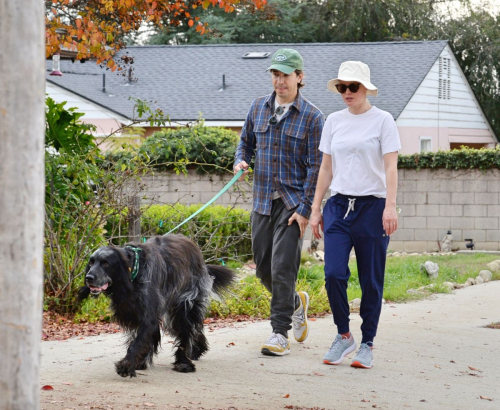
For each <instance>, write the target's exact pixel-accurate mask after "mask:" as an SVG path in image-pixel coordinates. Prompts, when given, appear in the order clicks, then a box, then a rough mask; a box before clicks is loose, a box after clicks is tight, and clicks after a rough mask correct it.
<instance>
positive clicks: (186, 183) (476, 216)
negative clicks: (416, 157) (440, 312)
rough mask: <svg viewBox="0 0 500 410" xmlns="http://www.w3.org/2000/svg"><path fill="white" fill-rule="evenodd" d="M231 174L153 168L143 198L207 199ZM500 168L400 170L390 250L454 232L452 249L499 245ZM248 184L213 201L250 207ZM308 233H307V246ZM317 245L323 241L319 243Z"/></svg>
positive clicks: (430, 242) (433, 245)
mask: <svg viewBox="0 0 500 410" xmlns="http://www.w3.org/2000/svg"><path fill="white" fill-rule="evenodd" d="M231 177H232V175H230V174H227V175H225V176H223V177H221V176H216V175H206V174H205V175H198V174H196V173H195V172H193V171H191V172H189V174H188V175H187V176H185V175H183V174H180V175H175V174H174V173H157V174H155V175H154V176H149V177H146V178H144V179H143V183H145V185H146V197H147V198H148V199H146V200H143V201H146V202H148V201H149V202H151V201H154V202H160V203H174V202H177V201H179V202H180V203H184V204H191V203H206V202H208V201H209V200H210V199H211V198H212V197H213V196H214V195H216V194H217V193H218V192H219V191H220V190H221V189H222V188H223V187H224V185H225V184H226V183H227V182H228V181H229V180H230V179H231ZM499 196H500V170H497V169H495V170H490V171H487V172H481V171H478V170H457V171H454V170H444V169H442V170H435V171H432V170H428V169H423V170H420V171H418V172H417V171H415V170H406V169H400V170H399V188H398V199H397V202H398V205H399V206H400V208H401V214H400V215H399V229H398V231H397V232H396V233H395V234H394V235H393V236H392V238H391V243H390V245H389V249H390V250H393V251H400V252H402V251H404V252H424V251H427V252H432V251H437V250H439V247H438V241H439V240H441V239H442V238H443V236H444V235H445V234H446V232H447V231H448V230H451V231H452V234H453V238H454V248H457V249H466V247H465V239H468V238H470V239H473V240H474V243H475V245H476V247H475V249H482V250H500V229H499V228H500V199H499ZM251 201H252V195H251V187H250V186H249V185H248V184H247V183H245V182H242V183H241V182H238V183H237V184H235V185H233V187H231V188H230V189H229V190H228V192H226V193H225V194H224V195H222V197H221V198H219V199H218V200H217V201H216V202H215V203H216V204H221V205H236V206H239V207H243V208H245V209H247V210H250V209H251ZM310 240H311V232H310V230H308V232H307V233H306V236H305V243H304V246H305V247H307V246H309V242H310ZM320 247H321V245H320Z"/></svg>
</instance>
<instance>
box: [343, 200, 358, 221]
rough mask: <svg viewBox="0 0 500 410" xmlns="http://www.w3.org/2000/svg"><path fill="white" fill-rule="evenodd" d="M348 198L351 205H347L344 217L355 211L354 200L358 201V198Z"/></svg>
mask: <svg viewBox="0 0 500 410" xmlns="http://www.w3.org/2000/svg"><path fill="white" fill-rule="evenodd" d="M348 200H349V206H348V207H347V212H346V213H345V215H344V219H346V218H347V215H349V212H351V211H354V202H356V198H348Z"/></svg>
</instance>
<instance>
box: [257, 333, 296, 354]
mask: <svg viewBox="0 0 500 410" xmlns="http://www.w3.org/2000/svg"><path fill="white" fill-rule="evenodd" d="M261 353H262V354H265V355H269V356H284V355H286V354H289V353H290V341H289V340H288V339H287V338H286V337H285V336H283V335H282V334H280V333H273V334H272V335H271V337H270V338H269V339H267V340H266V343H264V344H263V345H262V349H261Z"/></svg>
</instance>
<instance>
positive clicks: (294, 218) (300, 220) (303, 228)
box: [288, 212, 309, 238]
mask: <svg viewBox="0 0 500 410" xmlns="http://www.w3.org/2000/svg"><path fill="white" fill-rule="evenodd" d="M293 221H297V223H298V224H299V228H300V237H301V238H302V237H303V236H304V234H305V233H306V228H307V224H308V223H309V220H308V219H307V218H305V217H303V216H302V215H299V214H298V213H297V212H294V213H293V215H292V216H291V217H290V219H289V220H288V226H290V225H291V224H292V223H293Z"/></svg>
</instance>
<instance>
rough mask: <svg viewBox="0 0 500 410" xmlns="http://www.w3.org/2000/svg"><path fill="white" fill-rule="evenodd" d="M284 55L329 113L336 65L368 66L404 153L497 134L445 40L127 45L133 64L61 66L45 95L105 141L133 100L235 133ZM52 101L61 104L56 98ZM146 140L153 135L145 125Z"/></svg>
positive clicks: (485, 141)
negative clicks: (293, 58) (283, 51)
mask: <svg viewBox="0 0 500 410" xmlns="http://www.w3.org/2000/svg"><path fill="white" fill-rule="evenodd" d="M281 47H290V48H294V49H296V50H297V51H299V52H300V54H301V55H302V56H303V57H304V71H305V80H304V82H305V84H306V86H305V87H304V88H303V90H302V93H303V95H304V96H305V97H306V98H307V99H309V100H310V101H311V102H313V103H314V104H315V105H316V106H317V107H318V108H319V109H321V111H322V112H323V113H324V114H325V117H326V116H328V114H330V113H332V112H335V111H338V110H340V109H343V108H345V106H344V104H343V102H342V99H341V97H340V96H339V95H335V94H332V93H331V92H329V91H327V88H326V83H327V82H328V80H329V79H331V78H334V77H336V75H337V72H338V68H339V66H340V64H341V63H342V62H343V61H346V60H360V61H363V62H365V63H367V64H368V65H369V66H370V69H371V73H372V82H373V83H374V84H375V85H377V87H378V88H379V96H378V97H376V98H374V97H370V98H371V101H372V104H374V105H376V106H377V107H379V108H381V109H383V110H386V111H389V112H390V113H391V114H392V116H393V117H394V119H395V121H396V123H397V126H398V129H399V132H400V136H401V143H402V151H401V152H402V153H403V154H412V153H416V152H421V151H436V150H438V149H443V150H448V149H453V148H458V147H459V146H461V145H467V146H470V147H475V148H478V147H488V148H493V147H494V146H495V145H496V144H497V142H498V139H497V136H496V135H495V133H494V132H493V130H492V128H491V126H490V124H489V122H488V119H487V118H486V116H485V114H484V112H483V110H482V109H481V106H480V105H479V103H478V101H477V99H476V97H475V96H474V93H473V92H472V90H471V88H470V86H469V84H468V83H467V80H466V78H465V76H464V74H463V72H462V70H461V69H460V66H459V64H458V62H457V61H456V59H455V57H454V56H453V53H452V51H451V49H450V47H449V45H448V42H447V41H441V40H440V41H406V42H380V43H311V44H229V45H192V46H189V45H187V46H143V47H129V48H128V49H126V50H125V52H126V53H127V54H128V55H129V56H132V57H133V58H134V63H133V64H132V65H130V66H128V67H126V69H125V70H124V71H122V72H121V73H120V74H118V73H116V72H115V73H111V71H105V70H103V69H102V68H100V67H99V66H97V65H96V64H95V63H94V62H92V61H87V62H86V63H84V64H81V63H79V62H76V63H72V62H71V61H69V60H65V61H61V71H62V72H63V75H62V76H50V75H49V74H50V71H51V63H50V61H48V62H47V92H48V93H49V95H51V96H53V95H56V96H57V98H62V99H63V100H64V99H65V98H68V99H71V102H70V104H69V106H77V107H79V108H80V109H81V110H82V111H83V112H85V114H86V115H85V117H84V118H83V119H84V120H85V121H87V122H91V123H96V124H97V125H98V127H99V128H100V130H101V131H102V134H106V133H109V132H110V130H111V129H116V127H117V124H126V123H127V121H130V120H132V119H133V118H135V117H136V114H134V101H133V100H131V99H130V97H134V98H140V99H142V100H145V101H149V102H151V105H152V107H154V108H161V109H162V110H163V112H164V113H165V114H168V115H169V116H170V119H171V120H172V122H173V123H172V126H176V125H179V124H180V125H182V124H185V123H186V122H190V121H195V120H197V119H199V118H200V116H201V117H202V118H204V120H205V124H206V125H209V126H224V127H227V128H232V129H235V130H240V129H241V127H242V125H243V122H244V120H245V116H246V114H247V111H248V108H249V106H250V103H251V102H252V100H253V99H254V98H256V97H259V96H262V95H265V94H268V93H269V92H270V91H272V88H271V80H270V77H269V75H268V74H266V72H265V70H266V68H267V67H268V66H269V65H270V64H271V57H272V55H273V53H274V52H275V51H276V50H278V49H279V48H281ZM57 98H55V99H56V101H61V100H60V99H59V100H58V99H57ZM144 127H145V128H146V133H145V136H148V135H150V134H151V133H152V132H154V131H156V130H157V129H158V128H155V127H150V126H149V124H144Z"/></svg>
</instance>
